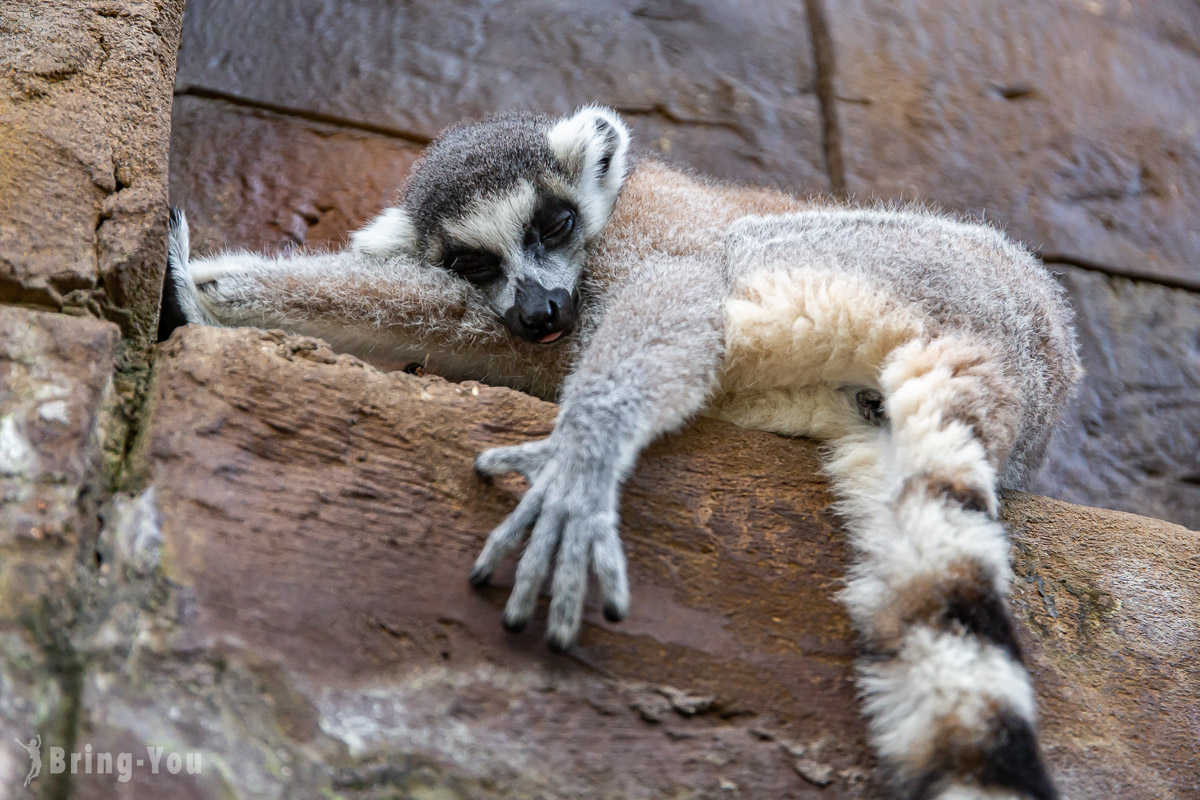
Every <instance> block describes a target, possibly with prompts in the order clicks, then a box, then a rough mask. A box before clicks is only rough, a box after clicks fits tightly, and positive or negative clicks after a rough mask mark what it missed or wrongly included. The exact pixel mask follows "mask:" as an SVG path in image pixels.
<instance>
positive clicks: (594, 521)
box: [546, 516, 603, 653]
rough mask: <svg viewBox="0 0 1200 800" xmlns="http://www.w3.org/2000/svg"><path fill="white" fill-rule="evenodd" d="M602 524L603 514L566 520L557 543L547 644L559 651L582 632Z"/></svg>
mask: <svg viewBox="0 0 1200 800" xmlns="http://www.w3.org/2000/svg"><path fill="white" fill-rule="evenodd" d="M602 525H603V521H602V518H600V517H596V516H592V517H583V518H579V517H576V518H573V519H571V520H569V521H568V522H567V526H566V530H564V531H563V537H562V541H561V542H560V543H559V545H558V564H557V566H556V567H555V569H554V584H553V587H552V599H551V600H550V619H549V621H548V623H547V626H546V644H547V645H549V646H550V649H551V650H553V651H554V652H556V653H562V652H564V651H565V650H566V649H567V648H568V647H570V646H571V644H572V643H573V642H574V641H575V635H576V634H577V633H578V632H579V619H580V617H581V616H582V615H583V596H584V593H585V592H586V591H587V578H588V561H590V560H591V550H592V539H593V537H594V536H596V534H597V533H598V532H599V531H598V530H597V528H599V527H601V526H602Z"/></svg>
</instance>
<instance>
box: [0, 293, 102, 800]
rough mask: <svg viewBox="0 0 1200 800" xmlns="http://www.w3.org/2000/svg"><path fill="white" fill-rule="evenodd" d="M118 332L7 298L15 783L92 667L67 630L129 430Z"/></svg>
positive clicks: (1, 506)
mask: <svg viewBox="0 0 1200 800" xmlns="http://www.w3.org/2000/svg"><path fill="white" fill-rule="evenodd" d="M117 338H118V331H117V327H116V326H115V325H113V324H112V323H109V322H103V321H100V320H95V319H88V318H86V317H81V318H76V317H69V316H65V315H62V314H50V313H46V312H41V311H31V310H28V309H23V308H12V307H0V736H2V737H3V740H4V742H5V745H4V747H3V748H2V749H3V752H2V753H0V787H4V790H5V791H7V790H8V789H9V787H11V786H16V785H19V783H20V780H23V779H24V770H25V758H24V756H23V755H22V757H21V758H20V760H19V761H18V760H17V759H15V758H11V757H10V756H11V755H12V754H11V753H10V750H11V748H10V747H9V746H8V745H9V744H11V743H12V740H13V739H14V738H17V737H19V738H20V739H21V740H22V741H28V740H29V739H30V738H31V737H32V736H33V735H34V734H35V733H39V734H42V735H44V736H45V737H46V739H47V740H50V739H53V740H55V741H58V742H62V741H64V740H66V739H67V738H68V737H69V736H70V731H71V730H72V729H73V719H72V714H73V711H72V708H73V705H74V701H75V699H76V697H77V694H76V692H77V689H78V679H79V675H80V669H79V666H80V665H79V663H78V661H77V660H76V659H75V658H74V657H73V654H72V649H71V647H70V645H69V643H68V637H67V631H66V625H67V623H68V621H69V620H70V618H71V617H72V614H73V612H72V604H73V598H72V596H71V589H70V587H71V586H72V585H73V583H74V579H75V570H76V565H77V564H78V563H79V562H80V561H81V560H82V559H81V556H82V555H83V554H84V553H86V552H90V550H91V549H92V547H94V545H95V540H96V536H97V534H98V532H99V527H100V525H99V520H98V518H97V510H98V509H99V507H100V504H101V502H102V500H103V497H104V494H105V492H106V490H107V479H106V476H105V460H106V459H105V456H106V447H108V446H111V444H112V439H113V438H114V437H115V436H119V435H120V433H122V432H123V431H122V429H121V426H120V422H121V420H120V417H119V415H116V414H115V413H114V412H115V407H114V404H115V399H116V398H115V394H116V393H115V392H114V388H113V380H112V375H113V368H114V352H115V350H116V347H117ZM114 428H115V430H114ZM13 747H15V745H13ZM17 753H20V751H17ZM18 770H19V779H16V778H17V775H18ZM54 780H56V779H52V778H49V777H48V778H47V779H46V781H45V782H44V783H51V782H52V781H54ZM4 796H5V797H10V796H12V795H11V794H5V795H4Z"/></svg>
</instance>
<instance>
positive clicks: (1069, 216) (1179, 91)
mask: <svg viewBox="0 0 1200 800" xmlns="http://www.w3.org/2000/svg"><path fill="white" fill-rule="evenodd" d="M827 6H828V17H829V29H830V34H831V47H832V49H833V52H834V55H835V58H836V62H837V73H836V75H835V77H834V83H835V88H836V95H837V111H838V115H839V117H840V125H841V150H842V155H843V158H844V160H845V171H846V174H845V182H846V188H847V189H848V190H849V191H850V192H852V193H854V194H855V195H858V196H860V197H868V196H871V197H884V198H889V199H894V198H901V197H903V198H905V199H909V200H911V199H921V200H932V201H935V202H938V203H942V204H944V205H946V206H948V207H950V208H955V209H965V210H969V211H971V212H973V213H976V214H985V215H986V216H987V218H989V219H991V220H993V221H995V222H998V223H999V224H1000V225H1001V226H1003V227H1004V228H1005V229H1006V230H1008V231H1010V232H1011V233H1012V234H1014V235H1015V236H1017V237H1018V238H1020V239H1023V240H1024V241H1026V242H1028V243H1030V244H1031V245H1032V246H1034V247H1036V248H1038V249H1040V250H1042V251H1044V252H1046V253H1048V254H1057V255H1060V256H1066V257H1070V258H1074V259H1082V260H1086V261H1090V262H1095V263H1098V264H1103V265H1106V266H1107V267H1110V268H1111V269H1113V270H1116V271H1120V272H1124V273H1127V274H1130V275H1141V276H1149V277H1152V278H1159V279H1167V280H1170V281H1177V282H1182V283H1187V284H1189V285H1191V286H1193V287H1200V260H1198V259H1197V257H1196V254H1197V253H1198V252H1200V222H1198V220H1200V149H1198V147H1197V141H1198V139H1197V134H1198V132H1200V47H1197V36H1196V31H1197V29H1198V28H1200V22H1198V19H1200V14H1198V13H1197V10H1196V6H1195V4H1194V3H1188V2H1183V0H1169V1H1168V2H1154V3H1138V2H1129V0H1089V1H1088V2H1078V1H1077V0H1017V1H1016V2H1005V3H995V2H990V0H970V2H963V0H937V2H924V1H923V0H922V1H919V0H904V1H903V2H894V0H839V2H831V3H827Z"/></svg>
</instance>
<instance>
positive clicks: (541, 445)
mask: <svg viewBox="0 0 1200 800" xmlns="http://www.w3.org/2000/svg"><path fill="white" fill-rule="evenodd" d="M724 294H725V289H724V285H723V282H722V279H721V277H720V271H719V270H718V269H717V266H716V265H715V264H711V263H704V262H701V261H700V260H699V259H698V258H695V257H659V258H656V259H654V260H652V261H649V262H647V263H645V264H642V265H641V266H639V267H637V268H635V269H633V270H631V271H630V273H629V275H628V277H627V278H626V279H625V280H624V281H623V284H622V285H621V286H619V287H617V288H615V289H614V290H613V292H612V294H611V296H610V297H609V299H608V301H607V302H606V306H605V310H604V314H603V317H602V319H601V321H600V323H599V325H598V327H597V329H596V331H595V333H594V334H593V335H592V337H591V339H590V341H589V342H588V345H587V348H586V350H585V352H584V353H583V355H582V357H581V359H580V361H579V364H578V365H577V367H576V369H575V370H574V371H573V372H572V374H571V375H570V376H569V377H568V378H567V381H566V384H565V387H564V391H563V397H562V402H561V409H560V411H559V415H558V420H557V422H556V423H555V427H554V431H553V433H552V434H551V435H550V436H549V437H548V438H546V439H543V440H541V441H538V442H532V443H529V444H525V445H519V446H516V447H503V448H496V449H494V450H488V451H486V452H484V453H482V454H481V455H480V456H479V458H478V459H476V468H477V469H478V470H479V471H480V472H482V473H485V474H499V473H503V472H512V471H515V472H520V473H522V474H524V475H525V476H526V477H527V478H528V479H529V484H530V485H529V490H528V491H527V492H526V494H525V496H524V498H522V500H521V503H520V504H519V505H518V506H517V508H516V509H515V510H514V511H513V513H512V514H511V515H510V516H509V517H508V518H507V519H506V520H505V521H504V522H503V523H501V524H500V526H499V527H497V528H496V529H495V530H494V531H493V532H492V534H491V536H489V537H488V541H487V544H486V545H485V546H484V549H483V552H482V553H480V555H479V558H478V559H477V560H476V562H475V568H474V570H473V571H472V573H471V580H472V582H474V583H476V584H477V585H481V584H483V583H485V582H486V581H487V580H488V579H489V578H490V577H491V575H492V572H493V571H494V570H495V568H496V566H497V565H498V564H499V563H500V561H501V560H502V559H503V558H504V557H505V555H507V554H508V553H509V552H511V551H512V550H513V549H514V548H515V547H516V546H517V545H518V544H519V543H520V541H521V540H522V539H523V538H524V536H525V531H526V529H528V528H529V527H531V526H532V528H533V532H532V534H531V536H530V540H529V544H528V545H527V546H526V548H525V552H524V554H523V555H522V556H521V561H520V564H519V566H518V568H517V577H516V583H515V585H514V587H513V591H512V594H511V596H510V597H509V601H508V606H507V608H506V609H505V613H504V624H505V627H506V628H508V629H510V630H520V629H521V628H523V627H525V625H526V623H527V622H528V621H529V618H530V616H531V615H532V613H533V610H534V606H535V605H536V602H537V595H538V592H539V590H540V589H541V586H542V583H543V580H544V578H545V576H546V573H547V572H548V571H549V570H550V559H551V556H552V555H553V553H554V551H555V547H556V546H557V549H558V563H557V565H556V567H555V570H554V580H553V588H552V595H553V597H552V600H551V604H550V619H549V624H548V626H547V633H546V640H547V642H548V644H549V645H550V646H551V648H553V649H555V650H564V649H566V648H567V647H569V646H570V645H571V643H572V642H573V641H574V639H575V635H576V633H577V632H578V630H579V624H580V617H581V615H582V609H583V598H584V593H585V589H586V588H587V579H588V564H589V562H590V563H592V564H593V566H594V570H595V572H596V576H597V578H598V579H599V582H600V587H601V590H602V593H603V596H604V613H605V616H606V617H608V618H609V619H610V620H614V621H615V620H618V619H621V618H622V617H624V616H625V614H626V612H627V610H628V607H629V588H628V582H627V579H626V574H625V556H624V552H623V550H622V545H621V540H620V538H619V536H618V534H617V519H618V515H617V512H618V499H619V492H620V487H621V483H622V482H623V480H624V479H625V477H626V476H627V475H628V474H629V472H630V471H631V469H632V467H633V465H634V464H635V462H636V460H637V457H638V455H639V453H640V452H641V451H642V450H643V449H644V448H645V447H646V445H648V444H649V443H650V442H651V441H653V440H654V439H655V438H656V437H658V436H660V435H661V434H663V433H665V432H667V431H670V430H672V429H674V428H676V427H678V426H679V425H680V424H682V423H683V422H685V421H686V420H688V419H689V418H690V417H691V416H692V415H694V414H695V413H696V412H697V411H699V410H700V409H701V408H702V407H703V406H704V405H705V403H706V402H707V401H708V399H709V396H710V393H711V392H712V390H713V387H714V384H715V382H716V377H717V370H718V367H719V365H720V362H721V358H722V354H723V349H724V344H723V339H722V331H723V326H722V309H721V298H722V297H723V296H724Z"/></svg>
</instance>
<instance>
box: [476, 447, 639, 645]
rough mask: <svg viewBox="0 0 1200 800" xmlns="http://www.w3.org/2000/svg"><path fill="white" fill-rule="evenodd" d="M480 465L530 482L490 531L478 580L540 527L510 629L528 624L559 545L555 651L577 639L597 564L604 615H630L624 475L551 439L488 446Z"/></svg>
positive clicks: (551, 632) (513, 600) (511, 606)
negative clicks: (620, 498)
mask: <svg viewBox="0 0 1200 800" xmlns="http://www.w3.org/2000/svg"><path fill="white" fill-rule="evenodd" d="M475 469H476V471H477V472H479V473H480V474H481V475H483V476H492V475H498V474H502V473H505V472H519V473H521V474H523V475H524V476H525V477H526V478H527V479H528V480H529V490H528V491H527V492H526V493H525V496H524V497H523V498H521V502H520V503H519V504H518V505H517V507H516V509H515V510H514V511H513V512H512V514H510V515H509V516H508V518H507V519H505V520H504V521H503V522H502V523H500V525H499V526H498V527H497V528H496V529H495V530H494V531H492V533H491V535H490V536H488V540H487V543H486V544H485V545H484V547H483V551H482V552H481V553H480V554H479V558H478V559H476V561H475V567H474V569H472V570H471V575H470V580H471V583H472V584H474V585H476V586H482V585H484V584H486V583H487V582H488V580H490V578H491V576H492V574H493V572H495V569H496V567H497V566H498V565H499V563H500V562H501V561H502V560H503V559H504V557H505V556H507V555H508V553H510V552H511V551H512V550H514V549H515V548H516V546H517V545H518V544H519V543H520V541H521V539H523V538H524V537H525V531H526V530H527V529H529V528H530V527H532V528H533V532H532V534H530V537H529V543H528V544H527V545H526V547H525V552H524V553H523V554H522V556H521V560H520V563H519V564H518V566H517V577H516V582H515V584H514V585H513V590H512V594H511V595H510V596H509V599H508V605H507V607H506V608H505V610H504V618H503V624H504V627H505V628H506V629H507V630H509V631H514V632H515V631H520V630H524V628H525V627H526V625H528V623H529V618H530V617H531V616H532V615H533V610H534V608H535V606H536V605H537V596H538V593H539V591H540V589H541V587H542V583H543V581H544V580H545V577H546V573H547V572H549V571H550V559H551V558H552V556H553V555H554V551H555V549H557V550H558V563H557V564H556V565H555V569H554V580H553V585H552V590H551V595H552V597H551V601H550V619H549V622H548V624H547V630H546V643H547V644H548V645H549V647H550V649H551V650H554V651H555V652H562V651H564V650H566V649H567V648H569V647H570V646H571V645H572V644H573V643H574V641H575V637H576V635H577V634H578V632H579V625H580V619H581V618H582V615H583V598H584V594H585V593H586V590H587V579H588V565H589V563H590V564H591V565H592V567H593V569H594V571H595V573H596V577H597V579H598V580H599V582H600V589H601V593H602V594H603V597H604V616H605V617H606V618H607V619H609V620H610V621H613V622H615V621H617V620H620V619H623V618H624V617H625V615H626V613H628V610H629V581H628V578H627V576H626V574H625V553H624V550H623V548H622V546H621V539H620V537H619V536H618V535H617V476H616V475H615V474H611V473H612V469H611V467H609V466H604V465H599V464H596V463H594V462H593V461H592V460H591V459H588V458H586V457H585V456H583V455H580V454H579V453H577V452H574V450H573V449H572V448H570V447H563V446H561V445H559V443H558V442H556V441H555V439H554V437H550V438H548V439H543V440H542V441H538V442H532V443H530V444H525V445H519V446H516V447H499V448H495V449H493V450H488V451H486V452H484V453H481V454H480V455H479V457H478V458H476V459H475Z"/></svg>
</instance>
